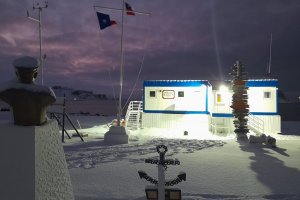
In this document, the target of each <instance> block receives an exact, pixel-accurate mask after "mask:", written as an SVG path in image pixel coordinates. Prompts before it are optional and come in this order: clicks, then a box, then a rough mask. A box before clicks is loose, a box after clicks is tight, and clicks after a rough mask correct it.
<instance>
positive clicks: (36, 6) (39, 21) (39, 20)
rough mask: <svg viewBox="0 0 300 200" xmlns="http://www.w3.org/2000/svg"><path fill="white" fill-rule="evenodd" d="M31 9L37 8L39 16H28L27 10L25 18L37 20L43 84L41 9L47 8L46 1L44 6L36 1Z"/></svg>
mask: <svg viewBox="0 0 300 200" xmlns="http://www.w3.org/2000/svg"><path fill="white" fill-rule="evenodd" d="M32 8H33V10H35V9H38V10H39V18H38V19H35V18H33V17H30V16H29V12H28V11H27V18H28V19H30V20H32V21H35V22H38V23H39V40H40V41H39V43H40V67H41V76H42V81H41V82H42V85H44V66H43V64H44V63H43V59H42V10H43V8H48V2H45V5H44V6H40V4H39V3H37V4H36V5H33V7H32Z"/></svg>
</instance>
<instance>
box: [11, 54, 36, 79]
mask: <svg viewBox="0 0 300 200" xmlns="http://www.w3.org/2000/svg"><path fill="white" fill-rule="evenodd" d="M13 65H14V67H15V69H16V75H17V77H18V79H19V81H20V82H21V83H27V84H30V83H33V82H34V80H35V79H36V77H37V69H38V67H39V65H40V63H39V61H38V60H37V59H36V58H33V57H30V56H25V57H21V58H18V59H16V60H15V61H14V63H13Z"/></svg>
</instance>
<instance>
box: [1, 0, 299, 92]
mask: <svg viewBox="0 0 300 200" xmlns="http://www.w3.org/2000/svg"><path fill="white" fill-rule="evenodd" d="M37 2H38V1H37V0H24V1H12V0H1V1H0V62H1V63H0V79H1V81H6V80H9V79H12V78H13V77H14V69H13V67H12V62H13V60H14V59H16V58H18V57H20V56H26V55H29V56H34V57H38V56H39V40H38V25H37V23H35V22H33V21H31V20H29V19H27V18H26V10H27V9H28V10H29V13H30V15H32V16H33V17H37V14H38V12H37V10H35V11H33V10H32V4H33V3H37ZM48 2H49V7H48V8H47V9H44V10H43V13H42V22H43V29H42V30H43V51H44V53H45V54H47V58H46V61H45V65H44V83H45V84H46V85H49V86H53V85H61V86H66V87H71V88H76V89H85V90H93V91H94V92H96V93H107V94H112V91H113V89H114V90H115V92H118V91H119V86H118V84H119V73H120V36H121V13H120V12H119V11H111V10H105V9H100V8H98V9H97V11H99V12H103V13H106V14H109V15H110V17H111V19H114V20H116V21H117V23H118V24H117V25H116V26H111V27H108V28H106V29H104V30H100V29H99V24H98V21H97V17H96V13H95V9H94V8H93V5H99V6H107V7H115V8H121V7H122V1H121V0H98V1H89V0H49V1H48ZM127 2H128V3H129V4H130V5H131V6H132V7H133V9H134V10H139V11H146V12H151V13H152V15H151V17H149V16H145V15H136V16H125V18H124V58H125V59H124V94H125V95H126V94H129V93H130V91H131V90H132V88H133V86H134V83H135V81H136V79H137V76H138V74H139V71H140V68H141V66H142V70H141V73H140V77H139V79H138V82H137V87H136V90H137V91H140V90H141V88H142V81H143V80H149V79H151V80H153V79H205V80H211V81H215V80H221V79H229V78H230V76H229V75H228V73H229V72H230V70H231V66H232V65H233V64H234V62H235V61H236V60H241V61H242V62H243V63H244V64H245V66H246V70H247V71H248V73H249V78H262V77H264V75H265V73H266V68H267V63H268V60H269V44H270V33H271V32H272V33H273V47H272V65H271V66H272V69H271V73H272V76H271V77H272V78H278V79H279V87H280V89H282V90H283V91H285V93H287V94H288V95H290V96H299V95H300V89H299V88H300V81H299V77H300V75H299V72H300V23H299V20H300V1H299V0H243V1H241V0H226V1H225V0H186V1H183V0H151V1H149V0H128V1H127ZM41 3H43V2H41ZM143 58H144V59H143ZM142 63H143V64H142ZM40 75H41V73H40ZM37 81H40V80H37ZM135 94H138V93H136V92H135Z"/></svg>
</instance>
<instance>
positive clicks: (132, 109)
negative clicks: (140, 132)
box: [125, 101, 143, 128]
mask: <svg viewBox="0 0 300 200" xmlns="http://www.w3.org/2000/svg"><path fill="white" fill-rule="evenodd" d="M142 110H143V102H142V101H131V102H130V103H129V105H128V108H127V112H126V116H125V121H126V126H128V125H129V123H130V121H129V119H130V116H131V115H132V114H134V115H136V116H135V117H134V118H136V121H135V126H136V128H138V127H139V125H140V120H141V119H140V118H141V112H142ZM131 122H132V121H131Z"/></svg>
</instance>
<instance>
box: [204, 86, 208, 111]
mask: <svg viewBox="0 0 300 200" xmlns="http://www.w3.org/2000/svg"><path fill="white" fill-rule="evenodd" d="M205 103H206V105H205V110H206V112H208V87H206V102H205Z"/></svg>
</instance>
